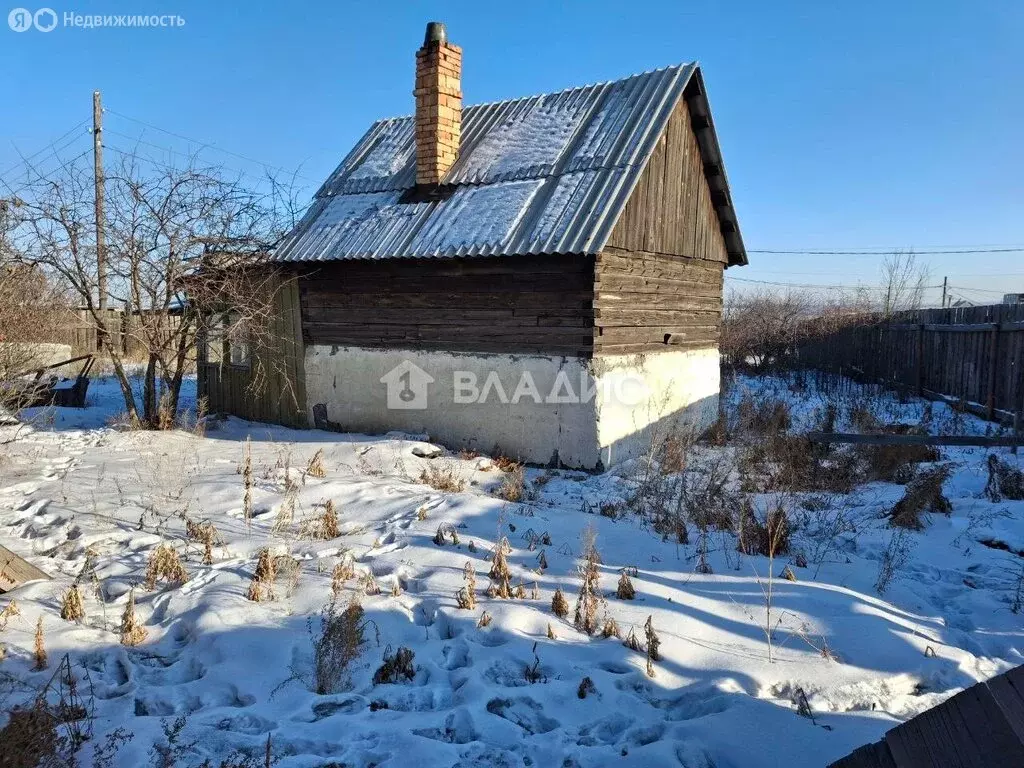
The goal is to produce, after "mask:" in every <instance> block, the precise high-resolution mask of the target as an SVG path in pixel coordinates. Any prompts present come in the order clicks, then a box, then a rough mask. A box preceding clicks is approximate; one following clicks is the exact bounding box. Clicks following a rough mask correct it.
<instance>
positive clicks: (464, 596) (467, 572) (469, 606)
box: [455, 560, 476, 611]
mask: <svg viewBox="0 0 1024 768" xmlns="http://www.w3.org/2000/svg"><path fill="white" fill-rule="evenodd" d="M462 578H463V580H464V581H465V582H466V583H465V585H464V586H462V587H461V588H460V589H459V591H458V592H456V593H455V603H456V605H458V606H459V608H463V609H465V610H468V611H471V610H473V609H474V608H476V569H475V568H473V561H472V560H467V561H466V566H465V568H463V569H462Z"/></svg>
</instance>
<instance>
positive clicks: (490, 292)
mask: <svg viewBox="0 0 1024 768" xmlns="http://www.w3.org/2000/svg"><path fill="white" fill-rule="evenodd" d="M593 265H594V260H593V258H591V257H586V256H563V255H551V256H504V257H491V258H488V257H475V258H471V259H459V258H450V259H388V260H384V261H355V260H352V261H344V262H334V263H327V264H323V265H319V266H317V267H315V268H310V269H309V270H308V271H307V272H305V273H304V274H303V276H302V278H301V279H300V282H299V286H300V292H301V300H302V321H303V332H304V337H305V341H306V343H307V344H325V345H326V344H329V345H339V346H361V347H371V348H390V349H423V350H432V349H436V350H446V351H453V352H484V353H486V352H499V353H502V352H504V353H533V354H549V355H574V356H584V357H588V356H590V354H591V352H592V349H593V322H594V306H593V303H594V288H593V283H592V280H593V274H594V266H593Z"/></svg>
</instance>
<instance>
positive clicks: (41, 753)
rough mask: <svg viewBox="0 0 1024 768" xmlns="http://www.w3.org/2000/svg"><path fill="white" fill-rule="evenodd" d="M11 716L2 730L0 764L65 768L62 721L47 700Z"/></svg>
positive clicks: (15, 767)
mask: <svg viewBox="0 0 1024 768" xmlns="http://www.w3.org/2000/svg"><path fill="white" fill-rule="evenodd" d="M7 714H8V720H7V724H6V725H5V726H4V727H3V728H0V744H2V745H3V748H2V749H3V757H2V758H0V764H2V765H3V766H5V768H38V767H39V766H46V768H50V767H51V766H53V768H56V767H57V766H61V765H63V764H64V761H63V760H62V759H61V755H60V754H59V753H60V752H61V751H62V750H61V746H62V741H63V740H62V739H61V736H60V733H59V731H58V729H57V725H58V722H59V721H58V718H57V715H56V714H55V713H54V712H53V711H52V710H51V708H50V707H49V706H47V704H46V702H45V701H44V700H41V699H40V700H37V701H35V702H34V703H33V704H32V706H30V707H27V708H24V709H21V708H18V707H15V708H14V709H12V710H11V711H10V712H8V713H7Z"/></svg>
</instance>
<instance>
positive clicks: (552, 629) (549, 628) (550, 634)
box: [548, 621, 558, 640]
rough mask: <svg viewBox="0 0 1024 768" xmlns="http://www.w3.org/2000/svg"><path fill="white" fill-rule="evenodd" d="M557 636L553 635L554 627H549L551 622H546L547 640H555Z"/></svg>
mask: <svg viewBox="0 0 1024 768" xmlns="http://www.w3.org/2000/svg"><path fill="white" fill-rule="evenodd" d="M557 639H558V636H557V635H556V634H555V629H554V627H552V626H551V622H550V621H549V622H548V640H557Z"/></svg>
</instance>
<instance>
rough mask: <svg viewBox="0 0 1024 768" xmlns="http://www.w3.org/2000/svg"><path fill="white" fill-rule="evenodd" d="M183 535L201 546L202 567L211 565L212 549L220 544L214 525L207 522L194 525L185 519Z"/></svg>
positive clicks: (194, 523) (218, 534)
mask: <svg viewBox="0 0 1024 768" xmlns="http://www.w3.org/2000/svg"><path fill="white" fill-rule="evenodd" d="M185 535H186V536H188V538H189V539H190V540H192V541H195V542H198V543H199V544H202V545H203V565H213V547H214V545H215V544H216V545H220V544H221V538H220V533H219V532H218V531H217V528H216V527H215V526H214V524H213V523H211V522H209V521H205V522H202V523H196V522H194V521H192V520H191V519H190V518H188V517H186V518H185Z"/></svg>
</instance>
